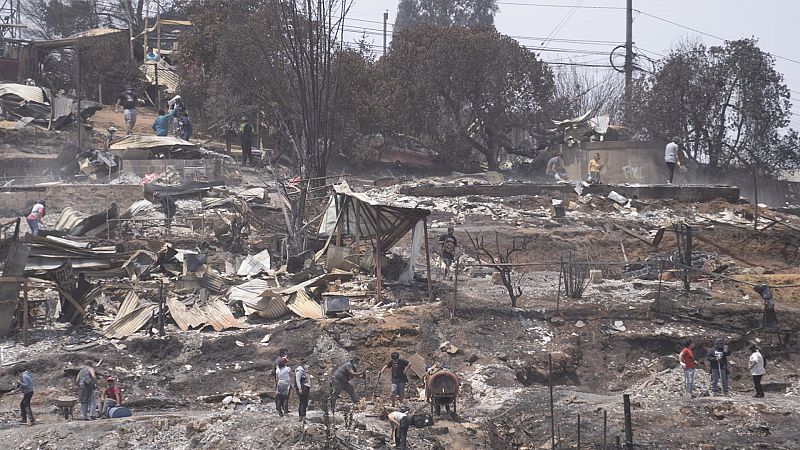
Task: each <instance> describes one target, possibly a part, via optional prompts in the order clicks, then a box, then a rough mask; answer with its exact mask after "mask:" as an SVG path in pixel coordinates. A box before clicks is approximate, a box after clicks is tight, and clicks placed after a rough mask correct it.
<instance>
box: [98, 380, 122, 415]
mask: <svg viewBox="0 0 800 450" xmlns="http://www.w3.org/2000/svg"><path fill="white" fill-rule="evenodd" d="M106 383H107V385H108V386H107V387H106V390H105V391H103V409H102V414H101V417H105V418H108V410H110V409H111V408H113V407H115V406H122V391H121V390H120V388H119V386H116V385H115V383H114V378H112V377H108V378H106Z"/></svg>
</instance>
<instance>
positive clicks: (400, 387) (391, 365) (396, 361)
mask: <svg viewBox="0 0 800 450" xmlns="http://www.w3.org/2000/svg"><path fill="white" fill-rule="evenodd" d="M391 357H392V359H391V360H390V361H389V362H388V363H386V365H385V366H383V367H382V368H381V371H380V372H378V375H379V376H380V374H382V373H383V371H384V370H386V369H390V370H391V371H392V389H391V391H390V394H391V396H392V407H394V405H395V400H399V401H400V403H403V397H404V396H405V392H406V383H407V382H408V376H407V375H406V373H407V372H408V370H409V369H410V368H411V365H410V364H409V362H408V361H407V360H405V359H402V358H400V353H398V352H392V356H391Z"/></svg>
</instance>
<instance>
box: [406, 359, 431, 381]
mask: <svg viewBox="0 0 800 450" xmlns="http://www.w3.org/2000/svg"><path fill="white" fill-rule="evenodd" d="M408 362H409V364H410V365H411V372H412V373H413V374H414V375H416V376H417V377H418V378H419V379H420V380H422V379H424V378H425V375H426V374H427V372H428V365H427V364H426V363H425V358H423V357H422V356H421V355H420V354H419V353H414V354H413V355H411V356H410V357H409V358H408Z"/></svg>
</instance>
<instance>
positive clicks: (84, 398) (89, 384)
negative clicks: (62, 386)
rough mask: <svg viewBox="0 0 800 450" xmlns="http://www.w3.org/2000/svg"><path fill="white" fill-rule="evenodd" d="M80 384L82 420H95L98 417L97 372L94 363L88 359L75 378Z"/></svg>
mask: <svg viewBox="0 0 800 450" xmlns="http://www.w3.org/2000/svg"><path fill="white" fill-rule="evenodd" d="M75 382H76V383H77V384H78V401H79V402H80V404H81V420H90V419H91V420H95V419H96V418H97V397H96V395H95V391H96V390H97V374H96V373H95V371H94V363H93V362H92V361H86V364H85V365H84V366H83V367H81V369H80V370H79V371H78V376H77V377H76V378H75Z"/></svg>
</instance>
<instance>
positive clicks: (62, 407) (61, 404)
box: [53, 397, 78, 420]
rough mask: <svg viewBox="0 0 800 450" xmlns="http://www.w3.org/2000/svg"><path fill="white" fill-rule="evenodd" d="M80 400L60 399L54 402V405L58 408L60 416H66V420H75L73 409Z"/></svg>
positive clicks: (72, 398) (73, 398) (71, 398)
mask: <svg viewBox="0 0 800 450" xmlns="http://www.w3.org/2000/svg"><path fill="white" fill-rule="evenodd" d="M75 403H78V399H77V398H75V397H58V398H56V399H55V400H53V405H55V406H56V407H58V414H59V415H63V416H64V420H74V419H75V416H74V415H73V409H74V408H75Z"/></svg>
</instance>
